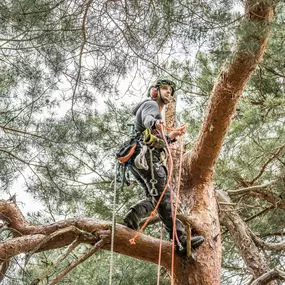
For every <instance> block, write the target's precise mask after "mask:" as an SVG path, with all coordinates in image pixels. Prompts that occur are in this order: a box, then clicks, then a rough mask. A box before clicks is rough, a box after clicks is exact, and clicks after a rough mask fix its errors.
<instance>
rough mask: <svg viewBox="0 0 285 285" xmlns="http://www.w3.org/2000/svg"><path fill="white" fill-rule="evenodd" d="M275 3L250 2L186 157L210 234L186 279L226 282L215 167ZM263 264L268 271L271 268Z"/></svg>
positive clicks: (203, 226) (197, 214)
mask: <svg viewBox="0 0 285 285" xmlns="http://www.w3.org/2000/svg"><path fill="white" fill-rule="evenodd" d="M273 5H274V1H259V2H258V1H252V0H250V1H247V2H246V6H245V7H246V11H245V12H246V16H245V19H244V27H245V30H244V35H243V36H242V38H241V39H240V41H239V43H240V44H239V46H238V48H237V51H236V52H235V54H234V55H233V58H232V60H231V63H230V64H229V65H228V66H227V67H224V69H223V70H222V71H221V73H220V76H219V78H218V80H217V82H216V85H215V86H214V89H213V91H212V94H211V97H210V101H209V105H208V111H207V114H206V117H205V120H204V122H203V126H202V129H201V131H200V135H199V138H198V140H197V142H196V144H195V147H194V149H193V151H192V152H191V154H187V155H186V156H185V159H184V168H183V169H184V175H183V178H184V179H183V188H182V189H181V190H182V192H183V195H184V197H185V198H184V199H183V200H184V201H186V203H188V209H190V208H191V207H192V206H193V205H192V204H193V200H192V199H193V198H192V197H194V206H193V207H192V216H194V218H195V219H196V220H197V221H199V222H198V223H197V228H196V230H197V231H198V232H199V233H201V234H203V235H204V236H205V238H206V242H205V243H204V244H203V246H202V247H201V248H199V250H198V251H197V261H196V262H195V264H194V265H193V266H190V267H189V275H188V276H189V281H188V283H184V284H196V285H197V284H203V285H207V284H209V285H215V284H220V268H221V239H220V232H219V220H218V210H217V203H216V201H215V193H214V189H213V187H212V181H213V167H214V164H215V162H216V160H217V158H218V155H219V153H220V150H221V148H222V143H223V141H224V138H225V135H226V133H227V131H228V129H229V126H230V122H231V119H232V117H233V115H234V113H235V109H236V105H237V103H238V99H239V98H240V96H241V94H242V91H243V89H244V87H245V85H246V83H247V82H248V80H249V78H250V76H251V74H252V72H253V71H254V70H255V68H256V66H257V64H258V63H259V62H260V61H261V59H262V55H263V53H264V49H265V46H266V43H267V40H268V35H269V24H270V22H271V20H272V17H273ZM251 25H252V26H253V25H254V26H255V29H250V26H251ZM256 27H258V29H257V28H256ZM243 43H246V45H244V44H243ZM249 47H250V49H249ZM186 209H187V207H186ZM253 267H254V266H252V268H253ZM263 269H264V270H266V267H265V268H263ZM264 270H261V271H260V270H258V272H257V271H256V276H258V275H259V274H262V273H264ZM185 274H187V273H186V272H185ZM180 284H183V283H180Z"/></svg>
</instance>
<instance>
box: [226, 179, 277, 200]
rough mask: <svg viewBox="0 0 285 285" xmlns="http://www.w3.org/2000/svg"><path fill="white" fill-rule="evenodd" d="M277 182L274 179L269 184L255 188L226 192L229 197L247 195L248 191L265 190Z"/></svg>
mask: <svg viewBox="0 0 285 285" xmlns="http://www.w3.org/2000/svg"><path fill="white" fill-rule="evenodd" d="M277 181H278V179H275V180H272V181H269V182H267V183H264V184H261V185H255V186H250V187H245V188H240V189H237V190H227V193H228V194H229V195H230V196H235V195H240V194H244V193H248V192H250V191H254V190H259V189H263V188H266V187H268V186H271V185H273V184H275V183H276V182H277Z"/></svg>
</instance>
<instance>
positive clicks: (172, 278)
mask: <svg viewBox="0 0 285 285" xmlns="http://www.w3.org/2000/svg"><path fill="white" fill-rule="evenodd" d="M165 128H166V129H167V130H171V131H174V130H183V129H185V124H183V125H182V126H180V127H179V128H169V127H165ZM162 136H163V139H164V141H165V145H166V149H167V152H168V155H169V170H168V172H169V176H168V179H167V183H166V185H165V187H164V189H163V191H162V193H161V195H160V198H159V200H158V201H157V203H156V206H155V208H154V210H153V211H152V212H151V214H150V216H149V217H148V218H147V219H146V221H145V222H144V224H143V225H142V227H141V228H140V229H139V231H138V232H137V233H136V234H135V236H134V237H133V238H132V239H130V243H131V244H135V243H136V242H135V240H136V238H137V237H138V236H139V235H140V234H141V233H142V231H143V230H144V228H145V227H146V226H147V224H148V223H149V221H150V219H151V218H152V217H154V216H155V215H156V213H155V212H156V211H157V209H158V207H159V204H160V202H161V200H162V198H163V196H164V194H165V192H166V189H167V187H168V186H169V185H170V181H171V178H172V171H173V159H172V155H171V151H170V149H169V145H168V143H167V139H166V137H165V134H164V131H163V129H162ZM183 137H184V136H182V138H183ZM182 155H183V139H182V140H181V145H180V163H179V173H178V185H177V190H176V191H177V194H176V201H175V209H174V216H173V217H172V222H173V233H172V247H171V285H173V284H174V257H175V251H174V249H175V238H176V239H177V240H178V237H177V233H176V216H177V207H178V200H179V191H180V180H181V170H182ZM170 191H171V190H170ZM170 194H171V193H170ZM171 204H172V203H171ZM178 242H179V240H178ZM161 245H162V233H161V240H160V248H159V259H158V266H159V267H158V273H157V277H158V280H157V282H158V283H157V285H159V276H160V272H159V270H160V262H161Z"/></svg>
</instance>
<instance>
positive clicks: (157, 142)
mask: <svg viewBox="0 0 285 285" xmlns="http://www.w3.org/2000/svg"><path fill="white" fill-rule="evenodd" d="M174 92H175V84H174V82H172V81H170V80H168V79H158V80H157V81H156V82H155V84H154V85H153V86H151V87H150V89H149V92H148V96H149V97H150V99H147V100H145V101H143V102H142V103H140V104H139V105H138V106H137V107H136V108H135V109H134V112H133V114H134V115H135V116H136V123H135V128H136V132H137V133H138V137H140V138H142V137H143V136H144V142H145V143H146V145H147V147H146V146H143V145H138V147H137V149H136V152H135V154H134V155H133V157H132V158H131V160H130V169H131V172H132V174H133V175H134V177H135V178H136V180H137V181H138V183H139V184H140V185H141V186H142V188H143V189H144V190H145V193H146V198H145V199H143V200H141V201H139V202H137V203H136V204H135V205H133V206H132V207H131V209H130V211H129V212H128V213H127V215H126V216H125V218H124V222H125V224H126V225H127V226H128V227H129V228H132V229H134V230H138V228H139V221H140V219H141V218H142V217H143V216H146V215H147V214H148V213H150V212H151V211H153V209H154V206H155V205H156V203H157V201H158V200H159V198H160V196H161V194H162V192H163V191H164V189H165V187H166V185H167V180H168V179H167V178H168V174H167V169H166V167H165V165H164V164H163V162H162V159H161V157H162V154H163V153H165V143H164V141H163V137H162V131H163V122H162V115H161V112H162V111H163V108H164V106H165V105H167V104H168V103H169V102H170V99H171V96H173V95H174ZM184 133H185V128H183V129H178V128H177V129H174V130H173V131H171V132H170V133H169V134H168V135H167V136H166V138H167V141H168V143H171V142H174V141H175V139H176V137H178V136H181V135H183V134H184ZM142 158H145V162H146V163H142V161H140V160H141V159H142ZM170 191H171V190H170V188H169V187H168V186H167V189H166V191H165V193H164V195H163V198H162V200H161V202H160V204H159V207H158V214H159V216H160V219H161V220H162V222H163V224H164V225H165V228H166V230H167V231H168V233H169V235H170V238H172V237H173V219H172V210H171V201H170ZM176 231H177V238H178V240H177V239H175V242H176V249H177V250H178V251H179V253H182V254H184V253H185V252H186V242H187V240H186V235H185V230H184V226H183V224H182V223H181V222H180V221H179V220H176ZM203 241H204V238H203V237H202V236H196V237H194V238H192V240H191V247H192V248H193V249H195V248H197V247H199V246H200V245H201V244H202V243H203Z"/></svg>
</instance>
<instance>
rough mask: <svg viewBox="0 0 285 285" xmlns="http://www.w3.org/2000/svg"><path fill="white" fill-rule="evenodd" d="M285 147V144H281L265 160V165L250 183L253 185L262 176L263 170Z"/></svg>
mask: <svg viewBox="0 0 285 285" xmlns="http://www.w3.org/2000/svg"><path fill="white" fill-rule="evenodd" d="M284 147H285V144H283V145H281V146H279V147H278V148H277V149H276V151H275V152H274V153H273V154H272V156H271V157H270V158H269V159H268V160H267V161H266V162H265V164H264V165H263V167H262V168H261V170H260V172H259V174H258V175H257V176H256V177H255V178H254V179H253V180H251V181H250V182H249V185H252V184H253V183H254V182H255V181H256V180H257V179H259V178H260V177H261V175H262V174H263V172H264V171H265V168H266V167H267V165H268V164H269V163H270V162H271V161H272V160H273V159H274V158H276V157H277V156H278V154H279V153H280V152H281V150H282V149H283V148H284Z"/></svg>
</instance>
